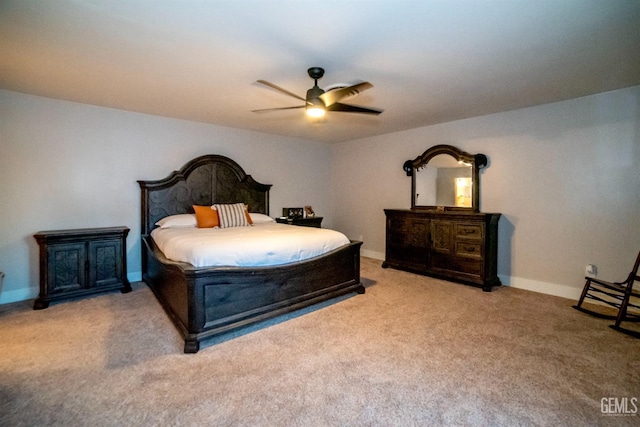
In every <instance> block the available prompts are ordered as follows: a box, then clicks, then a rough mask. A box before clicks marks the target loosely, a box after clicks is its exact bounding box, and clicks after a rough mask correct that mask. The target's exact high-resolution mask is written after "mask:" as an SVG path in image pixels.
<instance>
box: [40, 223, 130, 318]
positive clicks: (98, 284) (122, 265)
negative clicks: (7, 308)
mask: <svg viewBox="0 0 640 427" xmlns="http://www.w3.org/2000/svg"><path fill="white" fill-rule="evenodd" d="M128 233H129V229H128V228H127V227H107V228H85V229H77V230H56V231H41V232H39V233H37V234H35V235H34V237H35V239H36V240H37V241H38V245H39V246H40V295H39V296H38V299H36V301H35V303H34V305H33V309H34V310H42V309H44V308H47V307H48V306H49V303H50V302H51V301H56V300H61V299H67V298H72V297H79V296H84V295H89V294H95V293H99V292H105V291H110V290H114V289H120V291H121V292H122V293H126V292H130V291H131V285H130V284H129V281H128V280H127V257H126V249H127V243H126V240H127V234H128Z"/></svg>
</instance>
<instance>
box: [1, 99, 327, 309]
mask: <svg viewBox="0 0 640 427" xmlns="http://www.w3.org/2000/svg"><path fill="white" fill-rule="evenodd" d="M203 154H221V155H224V156H227V157H230V158H232V159H233V160H235V161H237V162H238V163H239V164H240V165H241V166H242V167H243V168H244V170H245V172H247V173H248V174H251V175H252V176H253V178H254V179H256V180H257V181H259V182H262V183H265V184H273V187H272V189H271V199H270V210H271V212H270V214H271V216H279V215H280V214H281V212H282V207H283V206H304V205H312V206H313V207H314V209H315V211H316V213H317V214H318V215H324V216H325V220H324V221H325V222H323V225H325V224H326V225H327V226H331V225H332V221H331V216H330V215H329V214H330V212H331V211H332V209H331V194H330V192H329V185H328V182H329V180H330V176H329V174H330V149H329V147H328V146H327V145H325V144H319V143H313V142H309V141H304V140H298V139H290V138H283V137H280V136H274V135H266V134H261V133H255V132H248V131H242V130H238V129H230V128H223V127H219V126H212V125H207V124H202V123H194V122H187V121H181V120H174V119H168V118H162V117H156V116H150V115H145V114H138V113H132V112H126V111H119V110H113V109H107V108H101V107H94V106H89V105H82V104H76V103H71V102H64V101H57V100H52V99H47V98H42V97H36V96H31V95H24V94H19V93H15V92H9V91H0V171H1V174H2V178H1V182H0V219H1V223H0V271H3V272H4V273H5V275H6V276H5V278H4V286H3V288H4V289H3V291H2V293H0V304H2V303H8V302H12V301H19V300H24V299H29V298H34V297H36V296H37V294H38V290H39V288H38V246H37V244H36V242H35V239H34V238H33V234H34V233H36V232H38V231H40V230H52V229H53V230H55V229H66V228H84V227H106V226H120V225H125V226H128V227H129V228H130V229H131V231H130V233H129V238H128V239H127V262H128V271H129V278H130V279H131V280H139V279H140V268H141V267H140V238H139V235H140V225H139V223H140V190H139V187H138V184H137V182H136V180H139V179H143V180H148V179H160V178H164V177H165V176H166V175H168V174H169V172H171V171H173V170H175V169H178V168H180V167H181V166H182V165H183V164H185V163H186V162H187V161H189V160H191V159H192V158H194V157H196V156H199V155H203Z"/></svg>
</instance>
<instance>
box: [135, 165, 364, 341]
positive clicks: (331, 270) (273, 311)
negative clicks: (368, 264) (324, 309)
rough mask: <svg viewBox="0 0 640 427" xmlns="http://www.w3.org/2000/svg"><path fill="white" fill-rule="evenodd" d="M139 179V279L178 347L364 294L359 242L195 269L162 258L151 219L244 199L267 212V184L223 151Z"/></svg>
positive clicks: (254, 209) (254, 208) (255, 210)
mask: <svg viewBox="0 0 640 427" xmlns="http://www.w3.org/2000/svg"><path fill="white" fill-rule="evenodd" d="M138 184H139V185H140V189H141V227H140V230H141V239H142V278H143V280H144V281H145V282H146V283H147V285H148V286H149V288H150V289H151V290H152V291H153V293H154V294H155V296H156V298H157V299H158V301H159V302H160V304H161V305H162V307H163V308H164V309H165V311H166V312H167V314H168V315H169V317H170V318H171V320H172V321H173V323H174V324H175V326H176V327H177V329H178V330H179V332H180V333H181V334H182V336H183V337H184V341H185V344H184V352H185V353H197V352H198V350H199V349H200V342H201V341H202V340H204V339H206V338H209V337H212V336H215V335H219V334H222V333H226V332H229V331H231V330H233V329H237V328H240V327H243V326H247V325H249V324H252V323H256V322H260V321H262V320H265V319H268V318H271V317H275V316H278V315H281V314H285V313H288V312H291V311H294V310H298V309H301V308H303V307H307V306H309V305H312V304H316V303H319V302H322V301H326V300H329V299H332V298H335V297H338V296H342V295H346V294H349V293H353V292H357V293H360V294H362V293H364V292H365V289H364V286H363V285H362V283H361V282H360V247H361V245H362V242H359V241H349V240H347V243H346V244H344V245H342V246H340V247H338V248H335V249H332V250H330V251H329V252H327V253H323V254H321V255H317V256H313V257H311V258H308V259H304V260H302V261H296V262H288V263H284V264H278V265H257V266H234V265H220V266H208V267H196V266H194V265H193V264H191V263H188V262H183V261H174V260H171V259H169V258H168V257H167V256H165V254H164V253H163V252H162V251H161V250H160V249H159V247H158V245H157V244H156V242H155V241H154V239H153V238H152V236H151V234H152V232H153V231H154V229H155V228H157V227H158V226H157V225H156V223H158V221H160V220H162V219H163V218H167V217H171V216H174V215H181V214H192V213H193V205H199V206H211V205H213V204H233V203H244V204H245V205H247V206H248V208H249V211H250V212H252V213H256V214H262V215H268V214H269V190H270V188H271V185H266V184H261V183H259V182H257V181H255V180H254V179H253V178H252V177H251V175H247V174H246V173H245V172H244V170H243V169H242V167H240V165H238V164H237V163H236V162H235V161H233V160H231V159H229V158H227V157H224V156H220V155H205V156H201V157H197V158H195V159H193V160H191V161H189V162H188V163H187V164H185V165H184V166H183V167H182V168H181V169H180V170H177V171H173V172H172V173H170V174H169V175H168V176H167V177H166V178H164V179H160V180H154V181H138ZM278 225H279V226H282V227H297V226H293V225H282V224H278Z"/></svg>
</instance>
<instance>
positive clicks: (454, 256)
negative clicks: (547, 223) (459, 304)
mask: <svg viewBox="0 0 640 427" xmlns="http://www.w3.org/2000/svg"><path fill="white" fill-rule="evenodd" d="M385 214H386V218H387V225H386V228H387V231H386V233H387V236H386V254H385V261H384V263H383V264H382V267H384V268H387V267H392V268H397V269H400V270H406V271H411V272H414V273H419V274H424V275H428V276H433V277H438V278H442V279H447V280H452V281H456V282H461V283H466V284H470V285H474V286H479V287H482V289H483V290H484V291H487V292H489V291H491V288H492V287H493V286H499V285H500V279H499V278H498V275H497V270H498V268H497V264H498V261H497V255H498V254H497V253H498V220H499V219H500V214H495V213H479V212H469V211H444V212H439V211H435V210H424V211H420V210H409V209H406V210H400V209H385Z"/></svg>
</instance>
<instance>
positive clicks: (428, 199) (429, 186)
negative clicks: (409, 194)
mask: <svg viewBox="0 0 640 427" xmlns="http://www.w3.org/2000/svg"><path fill="white" fill-rule="evenodd" d="M418 176H419V177H420V179H416V205H419V206H436V193H437V190H436V189H437V181H438V168H425V169H421V170H420V171H419V172H418Z"/></svg>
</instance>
